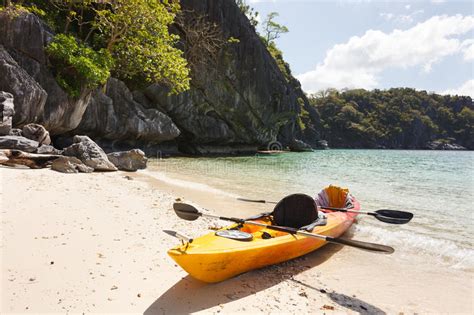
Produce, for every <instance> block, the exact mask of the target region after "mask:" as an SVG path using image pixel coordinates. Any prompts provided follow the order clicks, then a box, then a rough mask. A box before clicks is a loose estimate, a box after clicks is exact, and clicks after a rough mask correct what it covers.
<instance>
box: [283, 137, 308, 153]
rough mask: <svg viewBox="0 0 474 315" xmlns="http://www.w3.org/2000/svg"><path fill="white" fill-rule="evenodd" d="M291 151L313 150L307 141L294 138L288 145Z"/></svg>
mask: <svg viewBox="0 0 474 315" xmlns="http://www.w3.org/2000/svg"><path fill="white" fill-rule="evenodd" d="M288 147H289V148H290V150H291V151H294V152H307V151H313V149H312V148H311V146H310V145H309V144H307V143H304V142H303V141H301V140H297V139H294V140H293V141H292V142H291V143H290V145H289V146H288Z"/></svg>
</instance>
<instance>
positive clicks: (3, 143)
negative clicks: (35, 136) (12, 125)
mask: <svg viewBox="0 0 474 315" xmlns="http://www.w3.org/2000/svg"><path fill="white" fill-rule="evenodd" d="M38 146H39V143H38V142H37V141H34V140H31V139H28V138H25V137H21V136H3V137H0V149H15V150H21V151H25V152H30V153H31V152H36V150H37V149H38Z"/></svg>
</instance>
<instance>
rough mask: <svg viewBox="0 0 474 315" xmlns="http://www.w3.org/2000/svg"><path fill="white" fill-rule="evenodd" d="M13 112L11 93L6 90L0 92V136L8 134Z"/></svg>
mask: <svg viewBox="0 0 474 315" xmlns="http://www.w3.org/2000/svg"><path fill="white" fill-rule="evenodd" d="M14 114H15V110H14V109H13V95H12V94H10V93H7V92H0V136H6V135H8V134H10V130H11V129H12V119H13V115H14Z"/></svg>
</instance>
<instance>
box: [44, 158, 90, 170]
mask: <svg viewBox="0 0 474 315" xmlns="http://www.w3.org/2000/svg"><path fill="white" fill-rule="evenodd" d="M51 169H52V170H55V171H57V172H61V173H79V172H81V173H92V172H93V171H94V169H93V168H92V167H89V166H87V165H85V164H84V163H82V161H81V160H79V159H78V158H75V157H73V156H62V157H60V158H58V159H56V160H54V161H53V164H51Z"/></svg>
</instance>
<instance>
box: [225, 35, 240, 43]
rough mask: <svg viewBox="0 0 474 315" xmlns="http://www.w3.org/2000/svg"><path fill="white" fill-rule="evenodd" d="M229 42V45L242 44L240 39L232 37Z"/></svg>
mask: <svg viewBox="0 0 474 315" xmlns="http://www.w3.org/2000/svg"><path fill="white" fill-rule="evenodd" d="M227 42H228V43H229V44H238V43H240V39H238V38H235V37H232V36H231V37H229V38H228V39H227Z"/></svg>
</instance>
